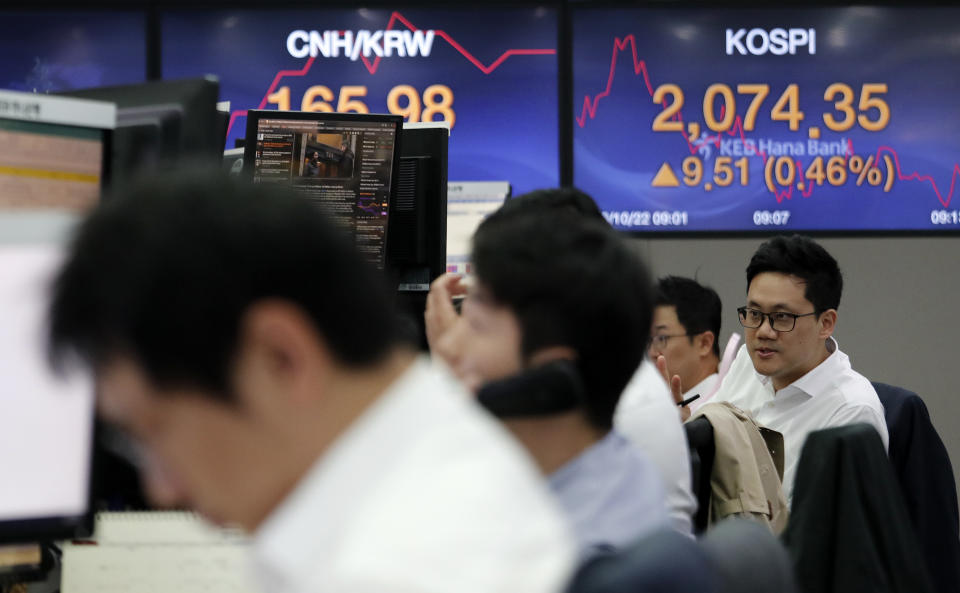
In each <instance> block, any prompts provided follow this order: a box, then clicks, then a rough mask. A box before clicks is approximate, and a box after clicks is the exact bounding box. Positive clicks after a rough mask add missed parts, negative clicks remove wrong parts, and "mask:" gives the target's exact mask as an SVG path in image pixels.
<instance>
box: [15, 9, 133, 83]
mask: <svg viewBox="0 0 960 593" xmlns="http://www.w3.org/2000/svg"><path fill="white" fill-rule="evenodd" d="M144 23H145V18H144V15H143V12H142V11H140V12H133V11H131V12H125V11H116V10H111V11H106V10H102V11H93V10H91V11H59V10H58V11H31V12H27V11H6V10H4V11H0V88H4V89H8V90H15V91H27V92H37V93H51V92H57V91H67V90H73V89H83V88H91V87H98V86H108V85H115V84H130V83H136V82H143V81H144V80H146V65H147V57H146V56H147V43H146V40H145V35H144V32H145V24H144Z"/></svg>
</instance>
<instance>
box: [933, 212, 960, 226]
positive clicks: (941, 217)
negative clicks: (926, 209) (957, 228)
mask: <svg viewBox="0 0 960 593" xmlns="http://www.w3.org/2000/svg"><path fill="white" fill-rule="evenodd" d="M930 222H931V223H933V224H960V211H957V210H931V211H930Z"/></svg>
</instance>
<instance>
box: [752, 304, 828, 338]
mask: <svg viewBox="0 0 960 593" xmlns="http://www.w3.org/2000/svg"><path fill="white" fill-rule="evenodd" d="M816 314H817V312H816V311H814V312H813V313H804V314H803V315H797V314H796V313H787V312H785V311H774V312H773V313H764V312H763V311H761V310H759V309H752V308H750V307H740V308H739V309H737V315H739V316H740V325H742V326H743V327H745V328H747V329H757V328H758V327H760V326H761V325H763V318H764V317H766V318H767V319H769V320H770V327H772V328H773V331H778V332H789V331H793V328H795V327H796V326H797V317H809V316H810V315H816Z"/></svg>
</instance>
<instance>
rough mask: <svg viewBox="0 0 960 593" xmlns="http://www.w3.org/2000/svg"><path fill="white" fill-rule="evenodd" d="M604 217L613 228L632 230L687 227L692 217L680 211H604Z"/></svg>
mask: <svg viewBox="0 0 960 593" xmlns="http://www.w3.org/2000/svg"><path fill="white" fill-rule="evenodd" d="M603 217H604V218H606V219H607V222H609V223H610V225H611V226H615V227H618V228H621V229H630V228H636V227H646V226H658V227H667V226H687V224H689V222H690V217H689V216H688V215H687V213H686V212H685V211H678V210H654V211H650V210H611V211H607V210H604V212H603Z"/></svg>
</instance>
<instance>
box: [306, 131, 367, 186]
mask: <svg viewBox="0 0 960 593" xmlns="http://www.w3.org/2000/svg"><path fill="white" fill-rule="evenodd" d="M356 138H357V136H356V135H355V134H299V135H298V136H297V139H296V142H297V146H296V148H295V151H296V152H297V153H299V154H300V168H299V171H298V172H297V175H298V176H299V177H308V178H309V177H319V178H322V179H338V178H339V179H344V178H349V177H353V171H354V167H353V164H354V159H355V155H356Z"/></svg>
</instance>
